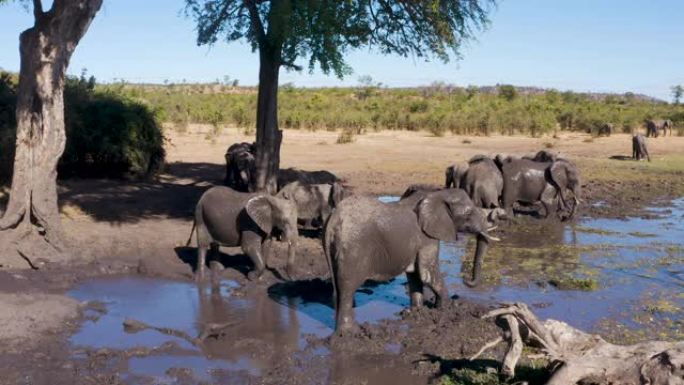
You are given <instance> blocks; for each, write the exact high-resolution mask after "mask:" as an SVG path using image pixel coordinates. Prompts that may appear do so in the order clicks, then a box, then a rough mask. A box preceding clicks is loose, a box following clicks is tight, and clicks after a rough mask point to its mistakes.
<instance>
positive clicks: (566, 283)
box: [549, 277, 599, 291]
mask: <svg viewBox="0 0 684 385" xmlns="http://www.w3.org/2000/svg"><path fill="white" fill-rule="evenodd" d="M549 284H550V285H551V286H553V287H555V288H557V289H558V290H580V291H595V290H598V289H599V283H598V281H597V280H596V279H595V278H575V277H558V278H552V279H550V280H549Z"/></svg>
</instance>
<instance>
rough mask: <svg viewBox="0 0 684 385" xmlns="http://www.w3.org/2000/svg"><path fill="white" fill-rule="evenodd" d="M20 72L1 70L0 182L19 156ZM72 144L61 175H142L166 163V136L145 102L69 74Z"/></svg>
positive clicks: (66, 95)
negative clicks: (17, 105) (16, 147)
mask: <svg viewBox="0 0 684 385" xmlns="http://www.w3.org/2000/svg"><path fill="white" fill-rule="evenodd" d="M16 84H17V79H16V76H13V75H10V74H7V73H0V181H7V180H8V179H9V176H10V175H11V170H12V163H13V159H14V140H15V137H16V133H15V126H16V122H15V116H14V106H15V102H16ZM64 100H65V123H66V133H67V145H66V149H65V151H64V155H63V156H62V158H61V160H60V163H59V166H58V169H59V175H60V176H82V177H101V176H106V177H116V178H120V177H123V178H129V179H140V178H145V177H148V176H150V175H153V174H154V173H156V172H157V171H158V170H159V168H160V167H161V166H162V165H163V162H164V148H163V135H162V132H161V128H160V125H159V124H158V120H157V118H156V116H155V114H154V112H153V110H152V109H151V108H150V107H149V106H148V105H147V104H146V103H144V102H143V101H141V100H138V99H133V98H131V97H128V96H126V95H123V94H117V93H114V92H110V91H109V90H108V89H107V88H96V84H95V79H94V78H92V77H91V78H90V79H86V77H85V76H81V77H80V78H69V79H68V80H67V84H66V87H65V91H64Z"/></svg>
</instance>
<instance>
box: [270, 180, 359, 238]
mask: <svg viewBox="0 0 684 385" xmlns="http://www.w3.org/2000/svg"><path fill="white" fill-rule="evenodd" d="M276 197H278V198H283V199H287V200H290V201H293V202H294V203H295V205H296V206H297V217H298V219H299V221H301V222H304V223H305V226H306V225H308V226H312V227H317V228H318V227H323V225H324V224H325V222H326V221H327V220H328V217H329V216H330V214H331V213H332V210H333V209H334V208H335V207H336V206H337V205H338V204H339V203H340V202H341V201H342V199H344V198H345V197H346V193H345V190H344V187H343V186H342V185H341V184H340V183H333V184H327V183H326V184H302V183H301V182H292V183H289V184H287V185H286V186H285V187H283V188H282V189H281V190H280V191H278V194H276Z"/></svg>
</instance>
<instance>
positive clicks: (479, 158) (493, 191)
mask: <svg viewBox="0 0 684 385" xmlns="http://www.w3.org/2000/svg"><path fill="white" fill-rule="evenodd" d="M461 188H462V189H463V190H465V192H466V193H467V194H468V196H469V197H470V199H471V200H472V201H473V203H475V205H476V206H478V207H482V208H489V209H492V208H496V207H499V206H500V205H499V197H500V196H501V193H502V191H503V177H502V176H501V171H500V170H499V168H498V167H497V165H496V163H494V160H492V159H491V158H489V157H487V156H484V155H476V156H474V157H472V158H471V159H470V160H469V161H468V169H467V171H466V172H465V175H463V178H462V179H461Z"/></svg>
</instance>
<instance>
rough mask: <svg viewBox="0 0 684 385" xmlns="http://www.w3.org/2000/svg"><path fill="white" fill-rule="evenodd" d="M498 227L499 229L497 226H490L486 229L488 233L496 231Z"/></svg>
mask: <svg viewBox="0 0 684 385" xmlns="http://www.w3.org/2000/svg"><path fill="white" fill-rule="evenodd" d="M498 227H499V226H492V227H490V228H488V229H487V232H489V231H494V230H496V229H497V228H498Z"/></svg>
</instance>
